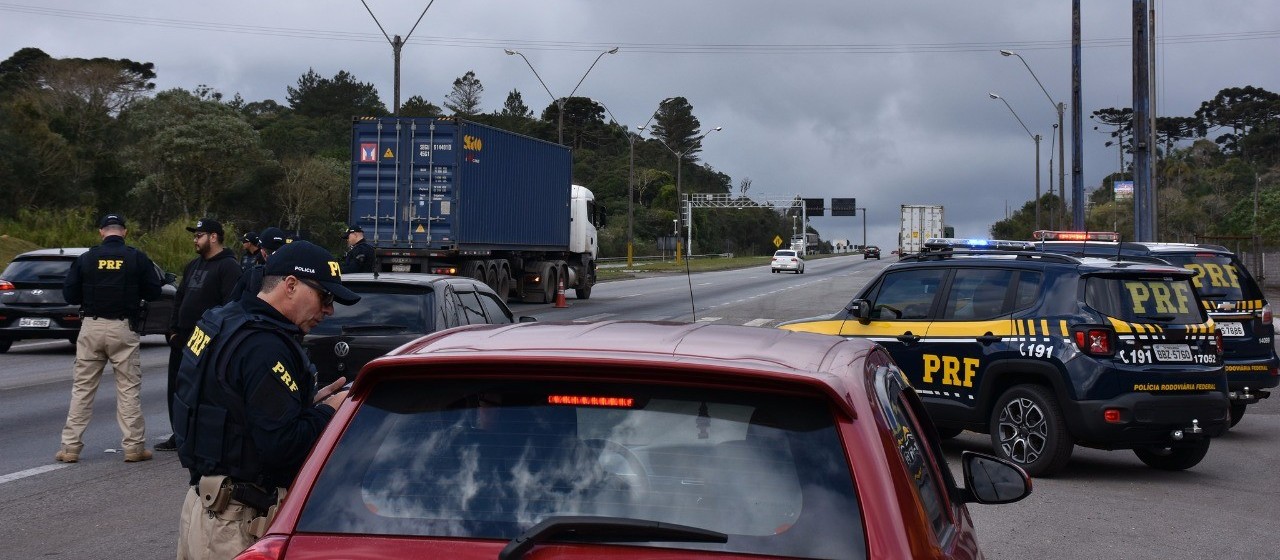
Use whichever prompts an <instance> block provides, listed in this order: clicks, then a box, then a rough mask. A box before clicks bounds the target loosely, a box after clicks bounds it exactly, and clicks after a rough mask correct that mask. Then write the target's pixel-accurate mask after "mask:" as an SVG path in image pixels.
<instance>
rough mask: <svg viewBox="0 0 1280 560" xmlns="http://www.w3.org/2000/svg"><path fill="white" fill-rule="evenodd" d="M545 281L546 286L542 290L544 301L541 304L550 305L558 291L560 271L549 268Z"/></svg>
mask: <svg viewBox="0 0 1280 560" xmlns="http://www.w3.org/2000/svg"><path fill="white" fill-rule="evenodd" d="M546 279H547V282H546V285H545V286H543V288H542V290H543V293H544V294H545V297H546V299H543V300H542V302H543V303H552V302H554V301H555V300H556V292H557V291H559V290H560V269H559V268H556V267H554V266H553V267H549V268H548V269H547V276H546Z"/></svg>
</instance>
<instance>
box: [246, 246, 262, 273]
mask: <svg viewBox="0 0 1280 560" xmlns="http://www.w3.org/2000/svg"><path fill="white" fill-rule="evenodd" d="M260 264H267V261H265V260H263V259H262V250H261V249H259V250H257V251H254V252H252V253H245V254H244V256H242V257H240V270H241V271H245V270H249V269H250V268H253V267H255V266H257V265H260Z"/></svg>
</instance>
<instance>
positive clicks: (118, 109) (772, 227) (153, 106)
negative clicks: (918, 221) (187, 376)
mask: <svg viewBox="0 0 1280 560" xmlns="http://www.w3.org/2000/svg"><path fill="white" fill-rule="evenodd" d="M155 79H156V71H155V66H154V65H153V64H152V63H149V62H135V61H132V60H128V59H109V58H96V59H81V58H53V57H51V56H49V55H48V54H46V53H45V52H43V51H41V50H40V49H37V48H24V49H21V50H19V51H17V52H16V53H14V54H13V55H12V56H10V57H9V58H8V59H7V60H4V61H3V62H0V191H2V192H5V193H8V197H9V202H10V204H5V205H0V226H3V225H4V224H6V223H7V224H10V225H11V227H10V228H9V229H14V228H16V227H20V226H19V224H32V223H46V222H49V221H51V220H52V221H57V220H56V219H55V218H61V219H62V220H63V221H65V219H66V217H69V216H76V219H84V220H85V222H86V223H85V224H84V227H85V229H86V231H90V232H91V230H92V228H91V225H92V221H91V220H92V218H91V217H92V216H94V215H97V214H100V213H102V212H107V211H112V212H124V213H125V214H126V215H127V216H128V217H129V218H130V229H131V230H132V231H131V233H133V232H142V233H144V234H145V233H148V232H158V231H170V230H172V231H176V232H178V233H176V234H175V235H178V236H181V232H182V229H181V227H180V226H181V225H189V223H190V222H192V221H193V220H195V219H197V218H198V217H201V216H212V217H215V218H218V219H219V220H220V221H222V222H223V223H224V224H230V225H231V226H232V227H233V228H234V229H235V230H236V231H239V232H243V231H247V230H250V229H261V228H263V227H266V226H269V225H274V226H279V227H281V228H283V229H286V230H288V231H297V232H303V233H304V234H305V235H306V236H307V237H308V238H309V239H313V240H316V241H318V242H321V243H323V244H325V245H327V246H329V247H331V248H335V249H341V248H342V243H341V241H340V238H339V235H340V233H341V232H342V230H343V229H344V227H345V222H346V219H347V207H348V192H349V182H350V165H351V147H350V134H351V121H352V118H353V117H368V116H373V117H380V116H388V115H390V111H389V110H388V108H387V107H386V105H385V104H384V103H383V101H382V99H381V98H380V96H379V95H378V91H377V89H376V88H375V87H374V86H373V85H372V84H370V83H366V82H361V81H360V80H359V79H358V78H357V77H356V76H355V75H353V74H351V73H350V72H347V71H339V72H338V73H336V74H335V75H333V76H332V77H325V76H323V75H320V74H319V73H317V72H316V71H315V70H314V69H309V70H307V71H306V72H305V73H303V74H302V75H301V76H300V77H299V78H298V79H297V81H296V82H295V83H294V84H293V85H291V86H289V87H287V88H286V92H287V95H286V97H285V99H284V101H283V103H281V102H277V101H275V100H272V99H266V100H261V101H246V100H245V99H243V98H242V97H241V96H240V95H239V94H235V95H232V96H230V97H228V96H226V95H224V94H223V93H222V92H220V91H218V90H217V89H216V88H215V87H213V86H209V85H200V86H197V87H195V88H194V89H191V90H187V89H182V88H175V89H170V90H166V91H156V86H155ZM483 94H484V85H483V84H482V83H481V81H480V79H479V78H477V77H476V75H475V73H474V72H470V71H469V72H467V73H466V74H464V75H463V76H461V77H459V78H457V79H456V80H454V82H453V87H452V89H451V90H450V91H449V92H448V93H447V94H446V95H444V96H443V97H442V99H441V104H442V105H443V107H442V106H440V105H436V104H435V103H432V102H431V101H428V100H427V99H426V98H424V97H423V96H422V95H413V96H410V97H409V98H408V99H407V100H406V101H405V102H404V104H403V105H402V106H401V107H400V113H399V114H400V116H405V117H443V116H455V117H462V118H465V119H468V120H471V121H474V122H479V123H482V124H487V125H490V126H495V127H498V128H502V129H506V130H510V131H513V132H517V133H520V134H525V135H529V136H533V137H536V138H540V139H543V140H547V141H551V142H556V141H557V138H558V136H559V129H558V124H559V123H560V121H561V119H560V117H561V115H560V111H561V110H563V111H564V115H563V117H564V118H563V137H564V143H565V144H566V145H568V146H570V147H571V148H572V149H573V152H574V158H573V161H574V168H573V175H574V181H575V182H576V183H578V184H583V185H586V186H588V187H589V188H591V189H592V191H593V192H594V193H595V195H596V198H597V201H598V202H599V203H600V205H601V206H603V207H604V208H606V209H607V211H608V212H609V219H608V224H607V226H606V227H605V228H603V230H602V231H601V233H600V243H601V253H602V254H603V255H604V256H622V255H625V254H626V241H627V239H626V236H627V216H626V213H627V196H628V190H629V189H628V185H629V176H630V173H631V172H632V169H633V167H632V166H631V155H632V148H633V146H634V162H635V163H634V199H633V205H634V209H635V210H634V232H635V243H636V254H638V255H644V254H656V253H657V252H658V249H657V239H658V238H659V237H661V236H665V235H671V234H672V233H673V232H672V226H671V224H672V220H674V219H675V218H676V207H677V204H676V192H675V191H676V185H675V177H676V169H675V166H676V157H675V156H674V155H673V152H679V153H683V154H685V155H684V157H683V159H682V161H683V169H682V173H681V174H682V178H681V184H682V189H683V191H684V192H686V193H699V192H710V193H727V192H731V190H732V185H731V184H730V178H729V177H728V176H727V175H725V174H724V173H721V172H718V171H716V170H715V169H714V168H712V167H711V166H709V165H707V164H705V163H703V162H701V161H700V159H699V152H700V149H701V146H700V140H699V136H700V135H701V134H702V130H701V124H700V122H699V121H698V118H697V117H696V116H695V115H694V112H693V107H692V106H691V105H690V104H689V102H688V100H687V99H685V98H683V97H679V96H673V97H671V98H668V99H666V100H663V101H662V102H661V103H659V104H658V106H657V107H656V108H655V111H654V115H653V118H652V120H651V123H650V126H648V127H647V130H646V131H647V133H648V134H647V135H646V136H640V135H639V134H637V131H636V130H635V126H634V123H633V126H631V127H630V128H629V127H628V126H627V125H623V124H620V123H618V122H617V121H616V120H614V119H612V118H611V115H608V108H607V107H605V106H604V105H602V104H600V103H599V102H596V101H594V100H592V99H590V98H586V97H572V98H568V99H563V100H561V101H563V103H557V102H551V103H549V104H548V105H547V106H546V107H544V108H543V109H542V110H541V112H540V113H538V114H537V115H535V112H534V110H533V109H531V108H530V107H529V106H528V105H526V103H525V101H524V99H523V96H522V95H521V93H520V92H519V91H518V90H514V89H513V90H511V91H510V92H508V93H507V95H506V97H505V100H504V101H503V103H502V105H501V106H500V107H498V108H497V109H496V110H492V111H488V112H486V111H484V110H483V109H482V104H483ZM607 116H608V117H609V118H606V117H607ZM749 188H750V179H743V180H742V182H741V183H740V185H739V192H740V194H741V196H744V197H745V196H746V195H747V191H748V190H749ZM791 227H792V220H791V218H790V217H789V215H787V213H786V212H785V211H784V210H782V209H775V208H752V209H747V210H745V211H739V212H716V213H712V212H703V211H698V212H695V213H694V237H695V246H696V249H697V251H698V252H734V253H738V254H748V255H749V254H769V253H771V252H772V251H773V249H774V246H773V238H774V236H775V235H781V236H782V237H783V238H787V237H789V234H790V232H791ZM61 229H62V230H63V231H65V227H64V228H61ZM7 233H12V232H7ZM89 241H92V238H91V237H90V238H89ZM64 242H65V241H64ZM185 249H187V247H186V246H185V245H184V246H183V247H182V248H181V249H180V250H178V251H177V252H176V254H177V255H178V256H175V257H174V258H175V259H176V258H182V259H186V258H189V253H185V252H184V251H185ZM179 262H181V261H179ZM174 264H176V263H164V265H165V266H166V267H169V268H172V267H173V265H174Z"/></svg>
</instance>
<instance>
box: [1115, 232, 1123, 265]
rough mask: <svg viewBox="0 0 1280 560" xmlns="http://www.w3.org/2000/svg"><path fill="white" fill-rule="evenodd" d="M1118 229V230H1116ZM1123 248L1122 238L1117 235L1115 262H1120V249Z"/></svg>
mask: <svg viewBox="0 0 1280 560" xmlns="http://www.w3.org/2000/svg"><path fill="white" fill-rule="evenodd" d="M1116 229H1120V228H1116ZM1123 246H1124V238H1123V237H1121V236H1120V235H1119V234H1117V235H1116V260H1117V261H1118V260H1120V248H1121V247H1123Z"/></svg>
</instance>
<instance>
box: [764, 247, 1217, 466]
mask: <svg viewBox="0 0 1280 560" xmlns="http://www.w3.org/2000/svg"><path fill="white" fill-rule="evenodd" d="M1192 277H1193V273H1192V272H1191V271H1189V270H1186V269H1183V268H1178V267H1173V266H1168V265H1161V264H1152V263H1135V262H1117V261H1108V260H1103V259H1094V258H1082V257H1072V256H1067V255H1060V254H1054V253H1047V252H1040V251H1036V250H1035V248H1034V244H1032V243H1031V242H1027V241H992V240H961V239H930V240H928V241H927V242H926V244H925V252H922V253H920V254H918V255H912V256H907V257H905V258H903V259H902V260H901V261H899V262H898V263H895V264H893V265H890V266H889V267H887V268H886V269H884V270H883V271H882V272H881V273H880V275H879V276H878V277H877V278H876V279H875V280H873V281H872V282H871V283H869V284H868V285H867V287H866V288H864V289H863V291H862V292H861V293H859V294H858V295H857V297H855V298H854V299H853V301H852V302H851V303H849V305H847V306H846V307H845V308H844V309H843V310H842V311H840V312H839V313H837V314H835V315H834V316H832V317H827V318H819V319H806V320H801V321H795V322H792V323H787V324H783V325H781V326H780V328H783V329H788V330H796V331H809V332H817V333H825V334H834V335H840V336H845V337H859V338H868V339H871V340H874V341H876V342H878V343H880V344H881V345H883V346H884V347H885V348H886V349H887V350H889V352H890V354H892V355H893V358H894V361H896V362H897V363H898V364H899V366H900V367H901V368H902V370H903V372H904V373H906V374H907V376H908V378H909V379H910V380H911V383H912V385H914V386H915V388H916V390H917V392H918V393H919V394H920V396H921V398H922V399H923V400H924V402H925V406H926V408H927V409H928V410H929V414H930V415H931V416H932V417H933V419H934V422H935V424H936V425H937V426H938V427H939V432H941V433H942V435H944V436H955V435H957V434H959V433H960V432H961V431H963V430H972V431H976V432H982V433H988V434H990V435H991V443H992V446H993V447H994V449H995V451H996V453H997V454H998V455H1001V456H1003V457H1005V458H1007V459H1009V460H1011V461H1013V462H1015V463H1017V464H1018V465H1019V466H1021V467H1023V468H1024V469H1025V470H1026V471H1027V472H1028V473H1030V474H1032V475H1033V476H1045V475H1052V474H1054V473H1055V472H1057V471H1059V470H1061V469H1062V468H1063V467H1064V466H1066V464H1067V462H1068V460H1069V459H1070V457H1071V452H1072V449H1073V446H1074V445H1082V446H1086V447H1092V448H1097V449H1132V450H1133V451H1134V453H1135V454H1136V455H1137V456H1138V458H1139V459H1140V460H1141V461H1142V462H1143V463H1146V464H1147V465H1149V466H1151V467H1154V468H1157V469H1164V470H1182V469H1187V468H1190V467H1192V466H1194V465H1196V464H1197V463H1199V462H1200V460H1201V459H1203V458H1204V456H1205V454H1206V453H1207V452H1208V450H1209V438H1210V437H1212V436H1216V435H1219V434H1221V433H1223V432H1224V431H1226V429H1227V426H1228V421H1229V419H1228V410H1227V409H1228V400H1227V383H1226V375H1225V373H1224V370H1223V361H1222V352H1223V350H1222V338H1221V336H1220V335H1219V334H1218V331H1217V329H1216V328H1215V326H1214V323H1213V320H1212V319H1210V318H1209V317H1208V316H1207V315H1206V313H1205V311H1204V309H1203V308H1201V307H1200V305H1198V304H1197V295H1196V289H1195V287H1194V284H1193V282H1192Z"/></svg>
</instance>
